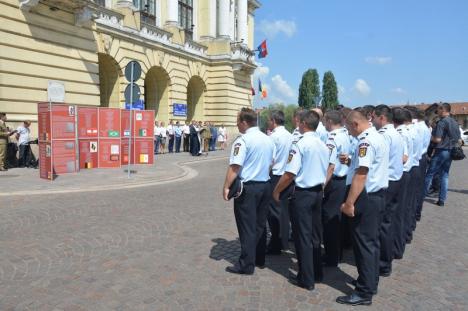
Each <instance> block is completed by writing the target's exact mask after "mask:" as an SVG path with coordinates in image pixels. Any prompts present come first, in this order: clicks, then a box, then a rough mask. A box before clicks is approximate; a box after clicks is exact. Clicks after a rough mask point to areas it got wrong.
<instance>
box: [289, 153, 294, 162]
mask: <svg viewBox="0 0 468 311" xmlns="http://www.w3.org/2000/svg"><path fill="white" fill-rule="evenodd" d="M293 157H294V154H292V153H290V154H289V156H288V163H290V162H291V161H292V159H293Z"/></svg>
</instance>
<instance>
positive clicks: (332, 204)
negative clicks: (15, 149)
mask: <svg viewBox="0 0 468 311" xmlns="http://www.w3.org/2000/svg"><path fill="white" fill-rule="evenodd" d="M345 196H346V176H345V177H332V179H331V180H330V181H329V182H328V184H327V186H326V187H325V189H324V197H323V202H322V223H323V246H324V248H325V262H326V263H327V265H330V266H336V265H338V262H339V261H340V253H341V215H342V214H341V209H340V208H341V204H343V202H344V201H345Z"/></svg>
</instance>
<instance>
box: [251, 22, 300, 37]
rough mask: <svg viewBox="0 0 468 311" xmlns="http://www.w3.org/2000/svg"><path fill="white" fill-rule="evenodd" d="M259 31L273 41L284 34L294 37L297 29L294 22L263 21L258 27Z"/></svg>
mask: <svg viewBox="0 0 468 311" xmlns="http://www.w3.org/2000/svg"><path fill="white" fill-rule="evenodd" d="M258 29H259V30H260V31H261V32H263V33H264V34H265V35H266V36H267V37H268V38H269V39H272V38H273V37H275V36H276V35H277V34H279V33H283V34H285V35H286V36H287V37H292V36H293V35H294V34H295V33H296V30H297V27H296V23H295V22H294V21H286V20H282V19H280V20H275V21H267V20H262V21H261V22H260V24H259V25H258Z"/></svg>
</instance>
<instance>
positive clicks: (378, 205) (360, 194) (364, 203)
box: [336, 110, 389, 305]
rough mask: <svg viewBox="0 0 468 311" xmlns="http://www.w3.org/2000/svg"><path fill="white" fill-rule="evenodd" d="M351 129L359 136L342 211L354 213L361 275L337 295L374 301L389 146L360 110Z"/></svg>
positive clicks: (349, 301) (346, 299) (358, 301)
mask: <svg viewBox="0 0 468 311" xmlns="http://www.w3.org/2000/svg"><path fill="white" fill-rule="evenodd" d="M346 127H347V129H348V131H349V133H350V134H351V135H353V136H355V137H357V138H358V139H359V145H358V148H357V150H356V153H355V156H354V157H353V158H352V160H351V166H350V169H349V171H348V175H347V178H346V184H347V185H349V191H348V194H347V197H346V201H345V203H343V205H342V206H341V211H342V212H343V213H344V214H346V215H347V216H348V217H350V225H351V233H352V238H353V250H354V257H355V258H356V267H357V270H358V273H359V276H358V278H357V281H356V288H355V290H354V292H353V293H352V294H350V295H347V296H341V297H338V298H337V299H336V301H337V302H338V303H342V304H348V305H370V304H372V296H373V295H374V294H375V293H377V285H378V282H377V280H378V274H379V258H380V245H379V244H380V243H379V228H380V210H382V209H383V208H384V204H385V189H386V188H387V187H388V176H389V172H388V162H389V159H388V157H389V150H388V146H387V145H386V144H385V141H384V138H383V137H382V135H380V134H379V133H377V131H376V130H375V129H373V128H372V127H371V126H370V125H369V121H368V119H367V118H366V115H365V114H364V113H363V112H362V111H360V110H354V111H352V112H351V113H350V114H349V115H348V118H347V122H346Z"/></svg>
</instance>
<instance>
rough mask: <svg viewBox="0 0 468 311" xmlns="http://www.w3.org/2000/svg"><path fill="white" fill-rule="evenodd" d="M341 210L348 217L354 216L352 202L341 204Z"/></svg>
mask: <svg viewBox="0 0 468 311" xmlns="http://www.w3.org/2000/svg"><path fill="white" fill-rule="evenodd" d="M341 212H342V213H343V214H345V215H346V216H349V217H354V204H349V203H347V202H345V203H343V204H341Z"/></svg>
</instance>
